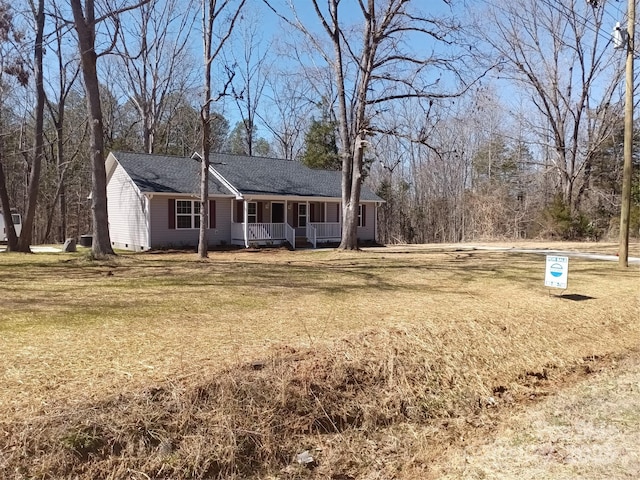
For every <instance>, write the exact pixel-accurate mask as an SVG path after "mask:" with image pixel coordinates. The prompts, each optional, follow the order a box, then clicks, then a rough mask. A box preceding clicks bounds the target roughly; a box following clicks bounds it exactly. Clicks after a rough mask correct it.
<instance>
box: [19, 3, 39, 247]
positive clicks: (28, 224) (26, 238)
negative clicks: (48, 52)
mask: <svg viewBox="0 0 640 480" xmlns="http://www.w3.org/2000/svg"><path fill="white" fill-rule="evenodd" d="M33 13H34V15H35V19H36V42H35V47H34V77H35V83H36V111H35V114H36V115H35V116H36V118H35V135H34V146H35V152H34V157H33V163H32V165H31V174H30V176H29V193H28V199H29V200H28V203H27V211H26V212H25V215H24V219H23V222H22V231H21V232H20V238H19V239H18V251H20V252H26V253H31V248H30V245H31V240H32V234H33V224H34V219H35V216H36V205H37V204H38V190H39V187H40V170H41V166H42V157H43V156H44V104H45V94H44V84H43V73H42V56H43V38H44V0H39V2H38V11H37V12H33Z"/></svg>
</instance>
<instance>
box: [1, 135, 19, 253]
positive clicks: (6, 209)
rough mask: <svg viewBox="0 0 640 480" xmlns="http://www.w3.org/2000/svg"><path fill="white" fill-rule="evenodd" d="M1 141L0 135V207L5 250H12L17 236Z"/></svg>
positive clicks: (16, 245)
mask: <svg viewBox="0 0 640 480" xmlns="http://www.w3.org/2000/svg"><path fill="white" fill-rule="evenodd" d="M2 143H3V142H2V137H0V208H1V209H2V216H3V217H4V228H5V231H6V232H7V251H9V252H14V251H16V250H17V249H18V237H17V236H16V229H15V227H14V225H13V218H12V217H11V201H10V200H9V192H8V191H7V184H6V181H5V176H4V169H3V168H2V155H3V152H2V148H3V145H2Z"/></svg>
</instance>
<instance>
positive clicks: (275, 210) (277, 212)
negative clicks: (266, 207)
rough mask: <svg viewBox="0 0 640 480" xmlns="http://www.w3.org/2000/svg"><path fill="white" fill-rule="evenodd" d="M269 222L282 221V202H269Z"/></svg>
mask: <svg viewBox="0 0 640 480" xmlns="http://www.w3.org/2000/svg"><path fill="white" fill-rule="evenodd" d="M271 223H284V203H272V204H271Z"/></svg>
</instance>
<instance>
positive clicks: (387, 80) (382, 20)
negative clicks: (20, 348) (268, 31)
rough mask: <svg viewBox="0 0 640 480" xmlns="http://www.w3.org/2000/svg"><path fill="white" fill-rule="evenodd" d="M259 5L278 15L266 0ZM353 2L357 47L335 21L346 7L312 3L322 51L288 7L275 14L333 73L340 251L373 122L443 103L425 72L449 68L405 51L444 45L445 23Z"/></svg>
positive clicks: (353, 233) (403, 6) (399, 2)
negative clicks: (406, 106)
mask: <svg viewBox="0 0 640 480" xmlns="http://www.w3.org/2000/svg"><path fill="white" fill-rule="evenodd" d="M264 1H265V3H267V5H269V6H270V7H271V8H272V10H273V11H274V12H276V13H279V12H278V11H277V10H276V9H275V8H274V7H273V6H272V5H271V2H270V1H269V0H264ZM353 3H354V4H355V5H353V8H354V9H355V10H356V11H357V12H358V17H359V22H360V23H359V25H358V27H357V28H356V30H357V31H358V37H359V40H358V39H356V37H354V36H353V35H351V32H352V29H351V26H350V25H348V24H347V22H345V21H343V19H342V16H341V14H342V12H343V9H346V6H345V2H341V1H340V0H328V1H327V7H326V8H323V7H322V6H321V4H320V2H319V1H318V0H311V5H312V6H313V9H314V11H315V13H316V16H317V18H318V20H319V22H320V24H321V26H322V30H323V31H324V33H325V35H326V38H327V39H328V41H329V45H330V47H329V48H328V49H327V48H325V45H324V44H323V43H322V41H321V40H320V39H319V38H318V36H317V34H316V33H315V32H314V31H312V28H311V26H310V25H309V24H308V23H307V22H304V21H302V20H301V18H300V17H299V16H298V15H297V12H296V11H295V8H294V7H293V6H292V16H286V15H284V14H282V13H279V15H280V17H281V18H283V19H284V20H285V21H286V22H288V23H289V24H290V25H292V26H294V27H295V28H296V29H298V30H299V31H301V32H302V33H303V34H304V35H305V36H306V38H307V40H308V41H309V42H311V43H312V44H313V45H314V47H315V48H316V49H317V51H318V52H319V54H320V55H321V56H322V57H323V59H324V60H325V61H326V62H327V63H328V64H329V65H331V67H332V69H333V73H334V84H335V86H336V102H337V104H338V107H337V121H338V131H339V137H340V146H339V148H340V155H341V159H342V212H343V228H342V240H341V243H340V248H341V249H345V250H351V249H357V248H358V244H357V240H358V238H357V224H358V207H359V200H360V191H361V186H362V181H363V167H364V157H365V148H366V146H367V143H368V136H369V134H371V133H373V132H376V131H378V129H377V128H376V125H375V119H376V116H377V115H378V114H379V113H380V112H381V111H382V110H383V109H384V105H385V104H387V103H390V102H395V101H400V100H403V99H411V98H414V99H416V98H424V99H433V98H439V97H442V96H443V95H442V93H441V92H439V91H438V90H437V83H438V79H437V78H434V77H433V76H431V77H430V76H429V74H431V73H433V72H432V71H431V70H432V67H436V69H437V70H438V71H440V72H441V71H442V70H443V69H446V68H449V66H450V64H449V63H448V62H447V61H446V60H445V59H444V58H441V57H437V56H436V55H435V54H426V55H420V54H417V53H416V52H415V50H413V49H411V48H410V47H409V45H414V44H416V43H420V42H421V41H423V42H425V43H427V44H431V45H432V44H433V42H436V43H437V42H439V41H442V40H443V39H445V38H446V35H447V34H448V32H449V26H448V25H446V24H445V22H444V21H442V20H441V19H440V20H439V19H436V18H433V17H429V16H427V15H425V14H423V13H422V12H420V11H419V9H418V7H417V6H416V3H415V2H410V1H409V0H385V1H383V2H381V1H376V0H367V1H364V0H361V1H358V2H353ZM291 5H292V4H291ZM350 67H353V68H350ZM385 133H390V132H385Z"/></svg>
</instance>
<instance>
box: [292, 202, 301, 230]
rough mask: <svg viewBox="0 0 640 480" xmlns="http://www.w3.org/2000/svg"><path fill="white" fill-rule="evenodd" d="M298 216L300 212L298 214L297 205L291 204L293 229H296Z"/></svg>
mask: <svg viewBox="0 0 640 480" xmlns="http://www.w3.org/2000/svg"><path fill="white" fill-rule="evenodd" d="M299 214H300V212H298V204H297V203H294V204H293V228H298V215H299Z"/></svg>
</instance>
